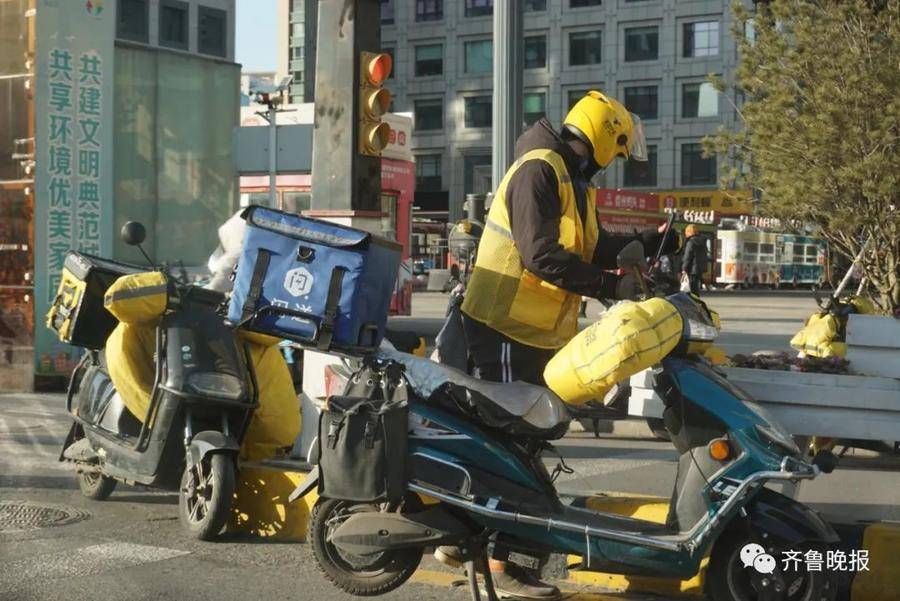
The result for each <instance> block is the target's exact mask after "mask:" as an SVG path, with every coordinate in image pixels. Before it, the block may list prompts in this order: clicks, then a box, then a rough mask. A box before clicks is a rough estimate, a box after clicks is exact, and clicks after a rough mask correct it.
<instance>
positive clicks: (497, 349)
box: [462, 313, 556, 571]
mask: <svg viewBox="0 0 900 601" xmlns="http://www.w3.org/2000/svg"><path fill="white" fill-rule="evenodd" d="M462 319H463V329H464V330H465V332H466V344H467V345H468V347H469V359H470V361H471V362H472V363H474V365H475V375H476V376H477V377H479V378H481V379H482V380H490V381H492V382H514V381H516V380H520V381H522V382H528V383H529V384H537V385H538V386H546V384H545V382H544V368H545V367H546V366H547V363H548V362H549V361H550V359H551V358H552V357H553V355H555V354H556V350H554V349H543V348H537V347H534V346H528V345H527V344H522V343H521V342H516V341H515V340H513V339H512V338H509V337H508V336H504V335H503V334H501V333H500V332H498V331H497V330H495V329H493V328H490V327H488V326H486V325H484V324H483V323H481V322H480V321H478V320H475V319H472V318H471V317H469V316H468V315H466V314H465V313H463V314H462ZM491 542H492V543H493V544H492V545H491V548H490V549H489V554H490V557H491V559H495V560H497V561H509V541H508V540H507V541H504V535H503V534H494V535H493V536H491ZM538 571H540V570H538Z"/></svg>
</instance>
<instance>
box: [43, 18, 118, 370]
mask: <svg viewBox="0 0 900 601" xmlns="http://www.w3.org/2000/svg"><path fill="white" fill-rule="evenodd" d="M106 8H107V9H108V8H109V7H106ZM36 21H37V23H36V26H37V44H36V53H37V76H38V77H37V94H36V95H35V96H36V101H35V108H36V129H37V137H36V142H35V146H36V152H37V158H38V160H37V173H36V182H35V193H36V203H35V245H36V250H37V252H36V253H35V323H36V324H38V325H37V327H36V331H35V372H36V373H37V374H39V375H60V374H66V373H68V372H69V371H71V369H72V368H73V367H74V363H75V361H76V360H77V354H78V350H77V349H74V348H72V347H69V346H68V345H65V344H62V343H60V342H59V341H58V340H57V339H56V337H55V336H54V335H53V334H52V333H51V332H49V331H48V330H47V329H46V328H44V327H42V326H41V325H40V324H43V323H44V315H45V314H46V312H47V309H48V307H49V305H50V303H51V302H52V301H53V299H54V298H55V296H56V293H57V289H58V287H59V282H60V279H61V271H62V268H63V263H64V262H65V257H66V253H68V252H69V250H79V251H82V252H86V253H90V254H96V255H105V256H109V254H110V252H111V250H112V240H111V234H112V175H113V174H112V153H113V149H112V128H113V105H112V103H113V91H112V90H113V86H112V83H113V82H112V78H113V52H114V47H113V42H114V33H115V29H114V26H115V11H114V10H96V7H95V4H92V3H87V4H85V3H83V2H58V1H55V0H40V1H39V2H38V11H37V18H36Z"/></svg>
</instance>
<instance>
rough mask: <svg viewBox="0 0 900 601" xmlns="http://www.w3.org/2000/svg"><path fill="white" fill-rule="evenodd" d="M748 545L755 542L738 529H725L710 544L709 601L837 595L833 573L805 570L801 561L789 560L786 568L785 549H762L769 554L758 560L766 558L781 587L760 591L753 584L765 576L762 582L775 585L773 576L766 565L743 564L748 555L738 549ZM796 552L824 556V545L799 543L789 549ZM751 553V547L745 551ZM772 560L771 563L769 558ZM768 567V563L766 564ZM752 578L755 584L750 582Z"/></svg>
mask: <svg viewBox="0 0 900 601" xmlns="http://www.w3.org/2000/svg"><path fill="white" fill-rule="evenodd" d="M748 545H753V546H755V547H759V546H760V545H755V544H754V542H753V541H751V540H750V539H749V538H748V537H747V535H746V534H743V533H741V532H740V531H732V532H730V533H729V532H726V533H725V534H724V535H723V536H722V538H720V539H719V541H718V542H717V543H716V545H715V546H714V547H713V550H712V552H711V553H710V558H709V568H708V569H707V573H706V592H707V595H708V596H709V599H710V601H758V600H759V599H780V600H783V601H834V599H835V597H836V596H837V583H836V582H835V578H834V575H833V573H831V572H829V571H827V570H826V569H825V566H822V570H821V571H813V570H807V569H806V566H805V565H804V562H803V561H801V562H799V565H798V564H797V563H791V564H789V565H788V566H787V567H788V569H786V570H785V569H782V568H783V567H785V564H784V563H783V555H782V552H783V551H788V549H764V551H766V552H767V553H768V554H769V556H770V557H771V558H772V559H771V560H769V559H768V558H766V559H764V560H761V561H764V562H765V561H768V562H769V563H770V564H771V565H774V567H775V568H776V569H777V570H778V572H779V574H780V576H781V580H782V582H781V583H780V584H779V585H778V587H779V588H781V589H782V590H780V591H778V590H777V589H775V592H774V593H773V594H772V595H771V596H768V597H767V596H764V595H761V594H760V593H759V592H758V590H757V587H762V584H761V582H762V580H763V579H766V580H767V584H766V586H772V587H774V586H775V579H774V578H772V577H768V578H766V577H767V576H770V575H768V574H765V573H761V572H760V571H759V569H762V572H766V571H768V570H769V568H767V567H765V566H764V565H758V564H756V563H755V562H753V563H752V564H748V565H746V566H745V562H744V559H747V560H748V561H749V560H750V559H751V557H750V556H747V557H744V558H742V557H741V552H742V550H743V549H744V548H745V547H747V546H748ZM790 551H792V552H797V553H799V555H798V557H801V558H803V557H805V556H806V554H807V553H811V555H815V554H818V555H817V556H818V557H822V558H824V557H826V554H827V548H825V546H817V545H801V546H800V547H798V548H795V549H790ZM749 552H750V554H751V555H752V554H753V551H749ZM773 561H774V562H775V563H774V564H772V562H773ZM770 567H771V566H770ZM754 580H756V585H754Z"/></svg>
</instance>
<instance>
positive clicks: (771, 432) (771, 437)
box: [756, 424, 800, 456]
mask: <svg viewBox="0 0 900 601" xmlns="http://www.w3.org/2000/svg"><path fill="white" fill-rule="evenodd" d="M756 431H757V433H759V436H760V438H762V439H763V440H764V441H766V442H770V443H772V444H774V445H775V446H777V447H779V448H780V449H782V450H783V451H785V452H786V453H788V454H789V455H791V456H796V455H799V454H800V448H799V447H798V446H797V443H795V442H794V439H793V438H792V437H791V435H790V434H788V433H787V432H785V431H784V430H783V429H782V428H780V427H775V426H773V425H771V424H756Z"/></svg>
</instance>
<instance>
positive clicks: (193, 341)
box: [60, 222, 258, 540]
mask: <svg viewBox="0 0 900 601" xmlns="http://www.w3.org/2000/svg"><path fill="white" fill-rule="evenodd" d="M144 237H145V230H144V227H143V226H142V225H141V224H139V223H136V222H129V223H127V224H126V225H125V226H124V227H123V228H122V238H123V240H124V241H125V243H126V244H129V245H131V246H137V247H138V248H139V249H140V244H141V242H143V240H144ZM140 250H141V252H142V253H143V249H140ZM144 256H145V257H146V254H145V255H144ZM148 261H149V258H148ZM151 263H152V262H151ZM162 269H163V271H166V272H167V273H168V270H166V269H165V267H163V268H162ZM124 273H125V272H123V275H124ZM128 273H133V270H132V271H129V272H128ZM169 275H170V282H171V285H170V293H169V302H168V307H167V310H166V313H165V315H163V316H162V318H161V319H160V322H159V325H158V326H157V328H156V345H155V353H154V357H155V373H154V382H153V389H152V394H151V398H150V403H149V407H148V410H147V415H146V416H145V417H144V421H143V423H141V422H140V421H139V420H138V419H137V418H136V417H135V416H133V415H132V414H131V413H130V412H129V411H128V410H127V409H126V407H125V404H124V403H123V401H122V399H121V397H120V396H119V394H118V393H117V392H116V389H115V387H114V385H113V383H112V381H111V379H110V376H109V373H108V370H107V357H106V354H105V352H103V351H96V350H92V351H89V352H88V353H87V354H86V355H85V356H84V357H83V358H82V360H81V362H80V363H79V365H78V367H77V368H76V369H75V371H74V372H73V374H72V378H71V381H70V383H69V389H68V397H67V409H68V411H69V413H70V414H71V415H72V416H73V418H74V423H73V424H72V428H71V430H70V431H69V434H68V436H67V437H66V441H65V444H64V445H63V451H62V453H61V455H60V461H68V462H71V463H73V464H74V466H75V469H76V471H77V472H78V479H79V486H80V488H81V491H82V493H83V494H84V495H85V496H86V497H88V498H91V499H94V500H103V499H105V498H107V497H108V496H109V495H110V494H111V493H112V492H113V489H115V487H116V483H117V482H119V481H121V482H125V483H126V484H142V485H146V486H152V487H156V488H161V489H166V490H178V491H179V493H180V494H179V513H180V516H181V520H182V523H183V524H184V525H185V527H186V528H187V530H188V531H189V532H190V533H191V534H192V535H193V536H194V537H196V538H198V539H201V540H210V539H212V538H214V537H215V536H217V535H218V534H219V533H220V532H221V530H222V528H223V526H224V524H225V520H226V518H227V517H228V513H229V511H230V509H231V502H232V498H233V496H234V490H235V480H236V468H237V465H236V463H237V456H238V451H239V449H240V444H241V441H242V439H243V437H244V434H245V432H246V431H247V426H248V424H249V423H250V419H251V417H252V415H253V410H254V409H255V407H256V406H257V398H258V395H257V387H256V382H255V379H254V374H253V369H252V364H251V362H250V359H249V355H248V352H247V349H246V348H245V345H244V344H242V343H241V342H240V340H239V339H238V338H237V336H236V335H235V332H234V331H233V330H232V329H231V328H229V327H228V326H227V325H226V324H225V320H224V318H223V317H222V315H221V314H220V308H221V307H222V306H223V302H224V295H222V293H220V292H215V291H211V290H206V289H203V288H200V287H197V286H192V285H186V284H184V283H181V282H178V281H176V280H175V278H174V277H171V274H169ZM109 360H115V359H114V358H109Z"/></svg>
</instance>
